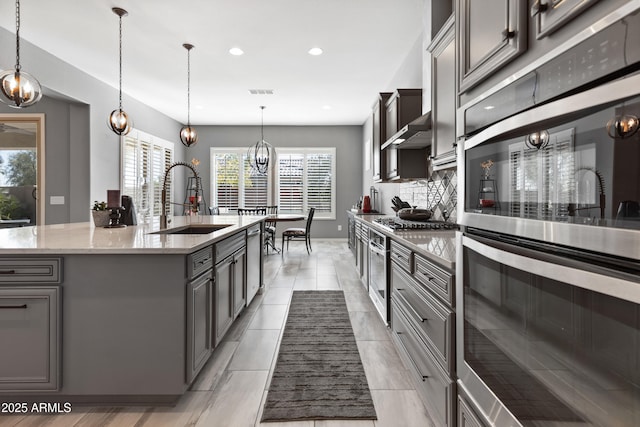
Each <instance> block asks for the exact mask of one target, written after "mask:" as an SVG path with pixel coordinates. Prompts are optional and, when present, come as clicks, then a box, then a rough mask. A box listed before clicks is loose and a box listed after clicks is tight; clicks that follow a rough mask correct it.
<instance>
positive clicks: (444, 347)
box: [392, 270, 455, 374]
mask: <svg viewBox="0 0 640 427" xmlns="http://www.w3.org/2000/svg"><path fill="white" fill-rule="evenodd" d="M393 274H394V277H393V281H392V285H393V289H392V298H393V299H394V300H395V302H396V304H397V306H398V307H399V309H400V310H401V311H402V312H403V314H404V315H405V317H406V318H407V319H408V320H409V321H410V325H412V326H413V327H414V329H415V332H416V334H417V336H418V337H419V338H420V339H421V340H422V341H424V343H425V344H426V345H427V346H428V347H429V349H430V350H431V351H432V353H433V355H434V357H435V358H436V360H437V361H438V362H439V363H440V365H441V366H442V367H443V368H444V369H445V370H446V371H447V373H449V374H450V373H451V372H452V371H453V368H454V362H455V356H454V354H453V327H454V315H453V312H452V311H451V310H449V309H448V308H446V307H445V306H444V304H442V303H441V302H439V301H438V300H437V299H436V298H435V297H434V296H432V295H431V294H429V292H427V291H425V290H424V289H422V286H421V285H420V284H418V283H417V282H416V281H415V280H413V279H412V278H411V277H409V276H408V275H407V274H405V273H404V272H402V271H399V270H396V271H394V273H393Z"/></svg>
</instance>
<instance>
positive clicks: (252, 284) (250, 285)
mask: <svg viewBox="0 0 640 427" xmlns="http://www.w3.org/2000/svg"><path fill="white" fill-rule="evenodd" d="M262 253H263V252H262V225H261V224H256V225H254V226H251V227H250V228H248V229H247V257H246V258H247V260H246V264H247V278H246V279H247V280H246V281H247V297H246V299H247V301H246V302H247V305H249V304H250V303H251V301H252V300H253V297H255V295H256V294H257V293H258V289H260V285H261V283H262Z"/></svg>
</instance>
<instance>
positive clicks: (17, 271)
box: [0, 258, 62, 284]
mask: <svg viewBox="0 0 640 427" xmlns="http://www.w3.org/2000/svg"><path fill="white" fill-rule="evenodd" d="M19 283H25V284H34V283H62V258H2V259H0V284H19Z"/></svg>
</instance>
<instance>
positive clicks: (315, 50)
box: [309, 47, 322, 56]
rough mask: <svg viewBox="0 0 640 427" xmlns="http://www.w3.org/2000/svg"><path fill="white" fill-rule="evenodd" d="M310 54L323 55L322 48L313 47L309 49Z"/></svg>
mask: <svg viewBox="0 0 640 427" xmlns="http://www.w3.org/2000/svg"><path fill="white" fill-rule="evenodd" d="M309 55H313V56H318V55H322V49H320V48H319V47H312V48H311V49H309Z"/></svg>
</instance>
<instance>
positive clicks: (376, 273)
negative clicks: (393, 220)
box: [369, 229, 389, 323]
mask: <svg viewBox="0 0 640 427" xmlns="http://www.w3.org/2000/svg"><path fill="white" fill-rule="evenodd" d="M388 258H389V244H388V241H387V237H386V236H385V235H384V234H382V233H378V232H377V231H375V230H373V229H369V297H370V298H371V301H373V304H374V305H375V306H376V309H377V310H378V313H380V316H382V319H383V320H384V322H385V323H389V306H388V301H389V278H388V277H387V276H388V274H387V264H388V261H389V259H388Z"/></svg>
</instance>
